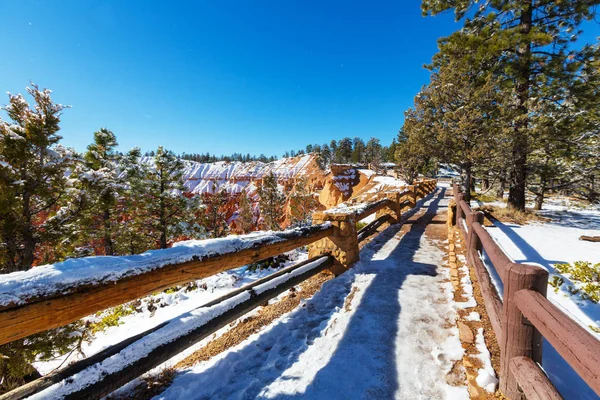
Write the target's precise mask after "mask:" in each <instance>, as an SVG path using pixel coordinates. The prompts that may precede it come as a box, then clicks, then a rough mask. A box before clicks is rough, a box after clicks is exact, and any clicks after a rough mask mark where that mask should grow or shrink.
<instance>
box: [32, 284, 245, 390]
mask: <svg viewBox="0 0 600 400" xmlns="http://www.w3.org/2000/svg"><path fill="white" fill-rule="evenodd" d="M250 296H251V294H250V292H243V293H240V294H238V295H236V296H234V297H232V298H230V299H227V300H225V301H223V302H221V303H219V304H216V305H214V306H212V307H206V308H199V309H196V310H194V311H191V312H189V313H186V314H183V315H181V316H180V317H179V318H177V319H175V320H172V321H171V322H169V324H167V325H166V326H164V327H162V328H160V329H159V330H157V331H156V332H153V333H152V334H150V335H147V336H145V337H143V338H142V339H140V340H138V341H136V342H135V343H133V344H131V345H130V346H128V347H126V348H125V349H123V350H121V351H120V352H119V353H117V354H115V355H113V356H111V357H109V358H107V359H106V360H104V361H102V362H101V363H98V364H94V365H92V366H90V367H88V368H86V369H84V370H83V371H81V372H78V373H76V374H74V375H72V376H71V377H70V378H68V379H66V380H63V381H60V382H58V383H56V384H54V385H52V386H50V387H48V388H46V389H45V390H43V391H41V392H39V393H37V394H35V395H33V396H31V397H29V399H31V400H35V399H47V398H61V397H63V396H65V395H66V394H68V393H71V392H74V391H77V390H80V389H83V388H85V387H86V386H89V385H91V384H93V383H94V382H96V381H97V379H98V376H102V375H107V374H111V373H116V372H118V371H120V370H122V369H123V367H124V366H126V365H129V364H130V363H132V362H133V361H135V360H137V359H140V358H142V357H144V355H146V354H148V353H150V352H151V351H152V350H154V349H155V348H157V347H159V346H160V345H162V344H165V343H169V342H171V341H173V340H175V339H177V338H178V337H181V336H183V335H185V334H186V333H188V332H190V331H192V330H194V329H196V328H198V327H200V326H202V325H204V324H206V323H207V322H208V321H210V320H211V319H214V318H216V317H218V316H219V315H222V314H223V313H225V312H227V311H229V310H231V309H232V308H233V307H235V306H236V305H238V304H240V303H242V302H244V301H246V300H248V299H250Z"/></svg>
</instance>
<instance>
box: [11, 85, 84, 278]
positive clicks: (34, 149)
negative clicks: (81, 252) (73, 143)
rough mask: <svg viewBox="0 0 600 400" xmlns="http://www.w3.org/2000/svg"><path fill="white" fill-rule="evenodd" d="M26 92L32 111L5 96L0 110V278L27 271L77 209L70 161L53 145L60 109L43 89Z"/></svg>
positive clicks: (17, 99) (14, 97) (56, 139)
mask: <svg viewBox="0 0 600 400" xmlns="http://www.w3.org/2000/svg"><path fill="white" fill-rule="evenodd" d="M27 92H28V93H29V94H30V95H31V97H32V98H33V100H34V101H35V107H30V105H29V104H28V103H27V101H26V100H25V98H24V97H23V96H22V95H20V94H17V95H11V94H9V104H8V105H7V106H5V107H3V108H2V109H3V110H4V111H6V113H7V114H8V117H9V118H10V120H11V121H12V123H9V122H7V121H3V120H2V119H0V235H1V236H2V241H1V245H0V272H13V271H19V270H26V269H29V268H31V267H32V266H33V265H34V263H35V262H36V251H37V250H38V249H39V246H40V244H44V245H47V246H49V247H53V246H54V245H56V244H57V243H58V242H59V241H60V240H61V239H62V238H63V235H64V233H65V231H66V229H67V228H68V223H69V221H71V220H72V218H73V216H74V215H75V213H76V209H78V206H77V204H76V203H77V202H73V197H72V193H71V190H70V181H69V180H68V179H67V178H66V172H67V171H68V170H69V169H70V168H72V165H73V157H72V154H71V153H70V152H69V151H68V150H66V149H64V148H63V147H61V146H60V145H59V144H58V142H59V140H60V139H61V136H60V135H58V131H59V129H60V127H59V123H60V117H61V114H62V110H63V109H64V108H65V106H63V105H61V104H56V103H54V102H53V101H52V99H51V97H50V94H51V91H50V90H48V89H44V90H40V89H39V88H38V86H36V85H33V84H32V86H31V88H27ZM50 261H54V260H50Z"/></svg>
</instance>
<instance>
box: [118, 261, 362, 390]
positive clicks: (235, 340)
mask: <svg viewBox="0 0 600 400" xmlns="http://www.w3.org/2000/svg"><path fill="white" fill-rule="evenodd" d="M332 278H333V274H331V273H330V272H328V271H323V272H321V273H319V274H318V275H315V276H313V277H312V278H310V279H307V280H306V281H304V282H303V283H301V284H300V285H299V286H300V289H299V290H295V289H292V290H290V291H289V294H288V295H286V296H285V297H284V298H283V299H281V300H279V301H277V302H275V303H272V304H268V305H266V306H264V307H262V308H261V309H260V310H259V311H258V312H257V313H256V314H254V315H251V316H249V317H245V318H241V319H240V320H238V321H237V323H236V322H234V323H232V328H231V329H230V330H229V331H227V332H225V333H224V334H223V335H221V336H219V337H214V339H213V340H211V341H210V342H208V343H207V344H206V346H204V347H202V348H200V349H199V350H197V351H196V352H194V353H193V354H191V355H189V356H188V357H186V358H185V359H183V360H181V361H179V362H178V363H177V364H175V366H174V367H173V368H171V369H169V371H172V374H165V372H162V371H161V373H160V374H157V375H152V376H150V377H147V378H145V379H144V380H143V382H141V383H140V384H139V385H138V386H136V387H135V388H134V389H133V390H131V391H130V392H128V393H127V394H125V395H122V396H113V397H110V399H111V400H129V399H136V400H145V399H151V398H152V397H154V396H156V395H158V394H160V393H161V392H162V391H164V390H165V389H166V388H167V387H168V386H169V385H170V383H171V381H172V380H173V378H174V374H175V370H179V369H184V368H189V367H192V366H194V365H196V364H197V363H199V362H202V361H208V360H209V359H211V358H212V357H214V356H216V355H218V354H220V353H222V352H224V351H226V350H228V349H229V348H231V347H233V346H236V345H238V344H239V343H241V342H243V341H244V340H246V339H247V338H248V337H250V335H252V334H254V333H257V332H258V331H260V330H261V329H262V328H263V327H265V326H267V325H269V324H271V323H272V322H273V321H275V320H276V319H277V318H279V317H281V316H283V315H284V314H287V313H289V312H290V311H292V310H294V309H295V308H296V307H298V306H299V305H300V302H301V301H302V300H304V299H308V298H310V297H312V296H314V294H315V293H316V292H317V291H319V289H320V288H321V286H322V285H323V283H325V282H327V281H328V280H330V279H332ZM353 293H354V291H353ZM348 306H349V305H348ZM168 378H170V379H168Z"/></svg>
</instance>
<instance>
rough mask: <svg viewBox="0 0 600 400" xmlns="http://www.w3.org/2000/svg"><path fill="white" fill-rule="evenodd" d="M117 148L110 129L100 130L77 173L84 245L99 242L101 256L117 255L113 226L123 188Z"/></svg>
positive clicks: (115, 230)
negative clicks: (82, 192) (83, 203)
mask: <svg viewBox="0 0 600 400" xmlns="http://www.w3.org/2000/svg"><path fill="white" fill-rule="evenodd" d="M116 146H117V138H116V136H115V135H114V133H112V132H111V131H110V130H108V129H106V128H102V129H100V130H99V131H97V132H95V133H94V143H92V144H90V145H89V146H88V148H87V152H86V153H85V155H84V160H85V162H84V163H83V165H82V166H81V168H78V170H77V172H76V174H78V175H79V180H80V181H82V184H83V188H84V190H85V193H86V207H85V210H84V212H82V215H81V219H80V222H79V223H80V224H81V228H82V229H81V230H82V231H83V230H85V232H86V234H85V235H83V236H82V238H81V239H83V241H84V245H85V244H88V243H100V244H101V246H102V248H103V252H102V254H104V255H115V254H116V248H115V247H116V245H115V240H116V235H117V228H116V226H117V224H118V218H119V213H118V206H119V201H120V198H121V196H120V192H121V187H122V185H121V182H120V179H119V171H118V168H119V163H120V160H119V157H118V155H117V154H116V152H115V147H116Z"/></svg>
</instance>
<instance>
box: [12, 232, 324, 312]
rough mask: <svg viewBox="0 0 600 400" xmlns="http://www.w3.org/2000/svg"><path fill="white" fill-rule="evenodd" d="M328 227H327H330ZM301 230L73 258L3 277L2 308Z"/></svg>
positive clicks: (270, 240)
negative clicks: (162, 248) (132, 253)
mask: <svg viewBox="0 0 600 400" xmlns="http://www.w3.org/2000/svg"><path fill="white" fill-rule="evenodd" d="M327 226H329V225H328V224H323V225H322V227H323V228H326V227H327ZM300 231H301V228H295V229H290V230H287V231H282V232H254V233H250V234H247V235H240V236H238V235H231V236H227V237H225V238H219V239H208V240H188V241H183V242H178V243H175V244H174V245H173V247H172V248H170V249H164V250H151V251H147V252H145V253H142V254H137V255H133V256H96V257H85V258H73V259H69V260H66V261H63V262H59V263H55V264H47V265H43V266H39V267H35V268H32V269H30V270H28V271H20V272H13V273H10V274H4V275H0V306H6V305H9V304H22V303H25V302H26V300H27V299H28V298H31V297H36V296H42V295H43V296H50V295H57V294H59V293H61V292H63V291H66V290H68V289H70V288H72V287H73V286H75V285H88V284H101V283H106V282H114V281H117V280H119V279H122V278H125V277H129V276H135V275H139V274H142V273H145V272H148V271H151V270H155V269H157V268H161V267H164V266H166V265H172V264H179V263H184V262H188V261H192V260H202V259H205V258H207V257H211V256H215V255H219V254H228V253H235V252H238V251H240V250H243V249H249V248H253V247H258V246H261V245H266V244H271V243H277V242H280V241H283V240H285V238H286V235H289V234H293V233H294V232H298V233H299V232H300Z"/></svg>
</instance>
